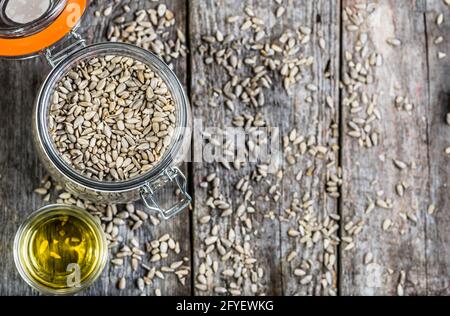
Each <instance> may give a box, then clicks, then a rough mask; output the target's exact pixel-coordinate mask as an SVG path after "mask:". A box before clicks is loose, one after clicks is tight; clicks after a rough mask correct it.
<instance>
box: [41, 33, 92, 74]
mask: <svg viewBox="0 0 450 316" xmlns="http://www.w3.org/2000/svg"><path fill="white" fill-rule="evenodd" d="M69 41H73V42H72V43H71V44H70V45H68V46H64V47H63V48H61V49H60V50H57V47H56V46H61V45H63V44H64V43H66V42H69ZM56 46H54V47H52V48H47V49H45V51H44V55H45V58H46V59H47V62H48V63H49V64H50V66H52V67H53V68H55V67H56V65H58V64H59V63H60V62H61V61H62V60H63V59H65V58H66V57H67V56H69V54H71V53H72V52H75V51H77V50H79V49H81V48H84V47H86V41H85V40H84V39H83V38H82V37H81V35H80V34H78V33H77V32H75V31H71V32H70V34H69V35H68V36H67V38H66V39H65V40H64V41H62V42H61V43H60V44H59V45H56Z"/></svg>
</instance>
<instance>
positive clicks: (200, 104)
mask: <svg viewBox="0 0 450 316" xmlns="http://www.w3.org/2000/svg"><path fill="white" fill-rule="evenodd" d="M249 5H250V6H251V7H252V8H254V9H255V10H257V12H258V16H259V14H260V13H261V12H264V15H267V16H269V15H270V13H271V6H270V5H269V4H268V1H259V2H258V5H256V3H249ZM244 6H245V4H244V3H243V2H242V1H233V0H220V1H200V0H194V1H191V2H190V4H189V8H190V40H191V54H192V59H191V60H192V79H191V83H192V84H191V93H192V99H193V103H194V106H193V112H194V117H195V118H196V119H201V120H203V125H204V127H205V128H206V127H216V128H218V129H221V130H224V129H225V128H227V127H229V126H232V125H231V123H230V121H231V118H232V117H233V114H235V115H237V114H238V113H240V112H241V111H242V109H243V106H242V105H241V104H239V103H238V102H237V101H235V102H234V104H235V107H236V110H235V111H233V112H230V111H229V110H227V109H226V108H225V106H224V104H223V103H224V102H225V99H224V98H223V97H222V96H220V97H219V98H215V97H214V95H213V91H212V89H214V88H218V89H222V87H223V86H224V85H225V84H226V82H227V81H228V80H229V78H228V76H227V74H226V71H225V70H223V68H222V67H221V66H220V65H217V64H212V65H205V63H204V59H205V57H204V56H202V54H201V53H200V52H199V46H200V45H202V44H203V42H202V36H205V35H212V36H215V33H216V30H220V31H221V32H222V33H223V34H229V33H230V32H231V33H233V34H235V35H236V37H237V36H239V31H238V26H237V25H238V24H240V22H239V23H238V24H236V25H230V24H226V22H225V20H226V18H227V17H229V16H233V15H242V12H243V9H244ZM216 47H217V48H216V49H220V46H219V45H216ZM239 52H240V54H245V52H244V51H239ZM239 58H243V56H242V55H241V56H239ZM240 73H241V72H240ZM202 81H204V84H203V85H202V84H200V83H201V82H202ZM212 101H215V102H217V103H218V106H217V108H215V107H213V106H210V105H209V104H210V103H211V102H212ZM262 111H263V112H265V113H267V110H266V109H263V110H262ZM247 112H248V113H254V111H252V109H250V108H249V109H248V111H247ZM274 116H275V115H274ZM274 116H273V117H272V120H274V119H276V118H275V117H274ZM194 137H195V136H194ZM194 141H195V143H196V144H198V143H199V142H200V140H199V139H198V138H197V139H196V138H194ZM200 146H201V144H200ZM200 150H201V149H200ZM252 170H254V166H250V165H248V164H245V165H244V166H243V168H241V169H240V170H239V171H227V170H225V169H224V168H223V166H221V165H220V164H218V163H203V162H196V163H194V168H193V173H194V186H195V204H194V221H193V222H194V249H195V250H194V269H195V271H194V277H196V280H195V283H196V285H197V286H199V285H198V284H200V283H201V278H202V277H201V275H203V274H202V273H201V272H202V271H201V270H203V267H202V268H200V266H201V265H202V264H203V265H205V266H207V269H206V270H207V272H206V274H207V275H208V274H210V276H209V277H208V279H207V282H206V283H207V288H206V289H205V290H202V291H201V290H198V289H197V290H196V291H195V293H196V294H197V295H208V294H210V295H211V294H215V288H217V287H224V288H230V285H231V283H232V282H235V283H238V281H237V279H238V278H234V277H233V276H231V277H224V276H222V273H223V271H224V270H225V269H233V268H234V267H233V264H232V263H231V262H230V261H231V260H228V261H227V262H226V264H223V263H221V257H222V255H221V254H220V253H219V252H218V251H217V250H214V251H213V252H212V253H209V254H208V256H206V255H205V254H204V253H203V252H205V250H206V249H207V246H205V243H204V241H205V239H206V238H207V237H208V236H210V235H211V229H212V227H213V226H215V225H218V226H219V227H220V233H219V234H220V236H224V237H227V236H228V234H229V231H230V229H233V230H234V231H235V233H236V242H235V243H234V245H233V246H235V245H238V244H239V245H241V246H242V245H243V236H242V234H241V229H242V230H243V231H244V232H245V235H247V236H248V235H249V234H248V232H249V231H254V230H253V229H251V230H248V231H247V230H246V229H245V228H244V227H245V226H244V223H243V221H242V220H241V219H240V218H239V216H237V215H236V212H237V209H238V206H239V205H240V204H241V203H243V202H244V199H243V195H244V194H243V193H242V192H239V190H236V189H235V188H234V187H235V185H236V183H237V182H238V181H239V180H240V179H241V178H243V177H245V176H246V175H248V174H249V173H250V172H251V171H252ZM211 173H216V174H217V179H220V186H219V190H220V194H221V195H222V196H223V200H225V201H227V202H228V203H230V204H231V208H232V209H233V214H232V216H229V217H225V218H221V217H220V212H218V210H211V209H210V207H209V206H208V205H207V199H208V197H209V196H210V194H209V193H208V191H211V190H212V187H211V185H210V186H209V188H208V189H202V188H200V184H201V183H202V182H204V181H205V178H206V176H207V175H208V174H211ZM262 190H263V189H262V188H255V192H254V193H253V197H252V198H251V200H252V202H253V201H256V200H257V199H261V198H260V197H258V196H260V195H261V193H264V192H263V191H262ZM248 205H251V203H249V204H248ZM255 208H256V209H257V211H256V213H255V214H247V213H246V214H244V216H245V217H247V216H248V217H249V218H252V222H253V225H254V228H255V230H257V231H258V234H257V235H254V236H252V238H251V240H249V246H250V248H251V250H252V252H254V253H253V257H254V258H256V259H257V264H256V265H257V267H262V268H263V269H264V276H263V280H262V282H261V283H262V286H260V287H258V289H257V292H256V293H254V292H253V291H252V289H251V282H249V281H248V280H245V282H243V284H242V285H240V286H238V287H237V290H239V292H240V293H241V294H243V295H254V294H262V293H265V294H272V295H280V294H281V270H280V268H281V267H280V257H279V255H280V244H279V225H278V223H276V222H271V221H268V220H265V219H264V214H265V213H267V212H269V211H273V212H274V214H275V215H278V213H279V209H280V203H277V202H274V201H268V202H263V203H261V202H258V203H257V204H256V206H255ZM204 216H211V217H212V218H211V221H210V222H209V223H208V224H200V223H199V220H200V219H201V218H203V217H204ZM241 218H243V217H242V216H241ZM226 251H227V252H228V251H232V253H233V256H235V255H237V253H236V251H235V250H233V249H232V248H228V247H227V249H226ZM237 257H238V258H239V256H237ZM208 258H210V259H208ZM238 260H240V259H238ZM211 262H218V263H221V264H220V267H219V269H218V271H217V272H216V273H214V272H212V269H211V267H210V266H209V265H208V263H211ZM236 266H240V264H237V265H236ZM252 270H253V267H252ZM208 271H211V272H208Z"/></svg>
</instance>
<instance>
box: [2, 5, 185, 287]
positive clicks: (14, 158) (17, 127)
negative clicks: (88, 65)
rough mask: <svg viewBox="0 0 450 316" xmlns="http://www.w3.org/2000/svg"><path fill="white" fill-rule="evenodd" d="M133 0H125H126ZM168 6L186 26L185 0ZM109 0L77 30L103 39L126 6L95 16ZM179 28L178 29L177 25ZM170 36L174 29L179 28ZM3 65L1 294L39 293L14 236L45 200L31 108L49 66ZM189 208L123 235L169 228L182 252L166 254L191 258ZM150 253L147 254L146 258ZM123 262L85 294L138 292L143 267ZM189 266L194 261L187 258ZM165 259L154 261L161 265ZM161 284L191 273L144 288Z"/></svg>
mask: <svg viewBox="0 0 450 316" xmlns="http://www.w3.org/2000/svg"><path fill="white" fill-rule="evenodd" d="M126 2H129V1H123V2H122V3H126ZM165 3H166V4H167V7H168V8H169V9H171V10H173V11H174V12H175V14H176V19H177V25H178V27H179V28H180V30H181V31H182V32H185V31H186V9H187V8H186V3H185V2H184V1H181V0H172V1H165ZM110 4H111V2H110V1H106V0H105V1H103V0H99V1H91V2H90V7H89V11H88V12H87V13H86V15H85V17H84V20H83V21H82V24H81V27H80V29H79V30H78V32H79V33H80V34H81V35H82V36H83V37H84V38H86V39H87V41H88V43H98V42H102V41H105V40H106V38H105V32H106V28H107V26H108V25H109V21H110V20H111V19H112V18H114V17H115V15H116V14H119V13H121V12H122V10H121V9H120V6H119V5H117V10H116V11H114V13H113V15H112V16H110V17H108V18H106V17H104V16H103V15H101V16H100V17H95V16H94V12H95V11H97V10H99V11H100V12H103V10H104V9H105V8H106V7H107V6H108V5H110ZM156 6H157V4H155V3H149V2H148V1H132V2H131V3H130V7H131V8H132V12H133V11H134V10H136V9H138V8H139V9H141V8H142V9H149V8H155V7H156ZM175 32H176V29H175ZM175 32H174V33H173V34H171V36H174V35H176V33H175ZM186 68H187V59H186V58H180V59H178V60H177V61H176V62H174V70H175V72H176V73H177V75H178V77H179V79H180V81H181V82H182V83H183V85H184V86H186V80H187V75H186V74H187V72H186ZM0 70H1V73H2V79H3V78H7V79H6V80H2V83H3V84H2V85H1V87H0V93H1V95H2V98H0V106H1V108H2V109H3V110H4V111H5V113H8V115H1V116H0V120H1V123H2V128H1V129H0V135H1V136H2V139H3V141H1V142H0V148H1V151H0V174H1V176H0V208H1V209H2V212H1V215H0V219H1V223H2V225H1V228H0V234H1V236H9V237H8V238H3V237H2V238H1V240H0V249H1V250H3V251H5V253H7V254H8V255H7V256H1V259H0V265H1V266H2V267H3V268H2V271H1V272H0V280H2V282H1V285H0V293H1V294H2V295H31V294H37V293H36V292H34V291H32V290H31V289H30V288H29V287H28V286H27V285H26V284H25V282H24V281H23V280H22V279H21V278H20V276H19V275H18V273H17V270H16V269H15V266H14V262H13V255H12V254H13V251H12V246H13V236H14V235H15V232H16V230H17V228H18V227H19V225H20V224H21V223H22V222H23V221H24V219H25V217H26V216H27V215H28V214H30V213H31V212H32V211H34V210H36V209H38V208H39V207H41V206H43V202H42V200H41V198H40V197H38V196H37V195H35V194H33V190H34V188H36V187H38V186H39V182H40V179H41V178H42V177H43V175H44V174H45V171H44V170H43V169H42V167H41V165H40V163H39V160H38V157H37V156H36V153H35V150H34V146H33V144H32V138H31V128H30V126H31V113H32V108H33V102H34V98H35V97H36V95H37V93H38V90H39V88H40V86H41V84H42V83H43V81H44V78H45V75H46V74H47V73H48V72H49V71H50V68H49V67H48V66H47V65H46V62H45V60H44V59H43V58H36V59H32V60H27V61H11V60H2V61H0ZM161 198H163V199H170V198H171V197H170V196H167V197H165V196H163V197H161ZM136 207H137V208H141V209H143V205H142V204H137V206H136ZM189 216H190V214H189V212H188V211H185V212H183V213H182V214H181V215H180V216H178V217H176V218H174V219H173V220H170V221H167V222H163V223H161V224H160V225H158V226H157V227H154V226H152V225H151V224H150V223H149V222H146V223H145V225H144V226H143V227H142V228H141V229H140V230H139V231H138V232H137V233H131V232H129V231H128V230H127V229H123V232H122V234H124V235H125V236H126V237H125V241H126V242H128V241H129V240H130V239H131V238H133V237H136V238H137V239H138V240H139V241H140V243H141V244H142V245H143V248H144V245H145V242H148V241H151V240H153V239H158V238H159V237H161V236H162V235H164V234H166V233H167V234H170V235H171V237H172V238H173V239H174V240H175V241H178V242H179V243H180V248H181V254H180V255H177V256H173V255H170V256H169V257H168V258H167V259H166V260H167V262H173V261H176V260H180V259H182V258H183V256H185V257H186V258H190V238H189V236H190V231H189ZM146 259H149V258H146ZM125 262H126V263H125V265H124V267H121V268H117V267H114V266H111V265H108V266H107V267H106V269H105V271H104V273H103V274H102V276H101V277H100V279H99V280H98V281H97V282H95V284H94V285H93V286H91V287H90V288H89V289H88V290H87V291H85V292H83V293H82V295H139V294H140V292H139V290H138V288H137V286H136V284H135V281H136V279H137V278H138V277H142V276H144V275H145V273H144V272H145V271H143V270H142V269H139V270H138V271H137V272H131V267H130V264H129V262H127V260H126V261H125ZM186 264H187V266H189V265H190V262H187V263H186ZM161 265H162V263H161V264H158V265H156V266H157V267H159V266H161ZM123 275H126V276H127V289H126V290H124V291H119V290H117V288H116V283H117V281H118V279H119V278H120V277H122V276H123ZM157 288H158V289H160V290H161V293H162V294H163V295H189V294H190V292H191V288H190V277H189V276H188V277H187V279H186V285H185V286H183V285H181V284H180V283H179V282H178V280H177V278H176V277H175V276H174V275H173V274H172V275H170V274H166V279H165V280H159V279H155V281H154V283H153V284H152V285H151V286H148V287H146V290H145V292H146V294H148V295H154V291H155V289H157Z"/></svg>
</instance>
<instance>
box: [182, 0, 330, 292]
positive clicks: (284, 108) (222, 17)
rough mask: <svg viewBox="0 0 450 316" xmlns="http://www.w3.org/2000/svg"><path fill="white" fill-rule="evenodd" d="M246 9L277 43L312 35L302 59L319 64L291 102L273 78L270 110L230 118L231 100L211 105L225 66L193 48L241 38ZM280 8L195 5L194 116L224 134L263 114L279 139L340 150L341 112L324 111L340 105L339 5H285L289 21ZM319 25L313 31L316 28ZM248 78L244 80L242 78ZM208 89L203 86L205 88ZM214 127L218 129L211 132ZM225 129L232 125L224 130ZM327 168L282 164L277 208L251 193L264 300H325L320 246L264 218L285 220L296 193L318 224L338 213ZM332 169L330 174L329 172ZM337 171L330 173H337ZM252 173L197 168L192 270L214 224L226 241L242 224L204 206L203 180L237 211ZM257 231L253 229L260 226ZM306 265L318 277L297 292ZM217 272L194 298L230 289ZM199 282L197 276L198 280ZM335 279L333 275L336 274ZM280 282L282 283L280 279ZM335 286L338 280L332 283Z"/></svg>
mask: <svg viewBox="0 0 450 316" xmlns="http://www.w3.org/2000/svg"><path fill="white" fill-rule="evenodd" d="M245 6H249V7H250V8H252V9H253V11H254V12H255V16H258V17H261V18H263V19H264V25H266V26H267V27H268V28H267V29H266V28H265V30H266V31H268V34H267V36H268V38H270V40H271V41H275V40H277V39H279V38H280V36H281V35H282V33H283V32H284V31H286V30H292V31H293V32H295V30H298V28H299V27H300V26H304V27H309V28H311V30H312V32H313V33H314V35H312V36H311V37H312V38H311V45H309V46H308V48H306V49H305V50H304V51H302V54H303V55H302V56H313V57H314V58H315V60H316V63H315V64H314V66H313V69H312V71H311V73H309V72H307V74H306V76H305V78H304V80H302V81H301V82H299V83H298V84H296V85H295V87H293V88H292V90H293V95H291V96H289V95H287V93H286V91H285V90H284V89H283V87H282V80H281V78H280V77H279V76H278V75H277V76H275V78H273V81H274V83H273V85H272V87H271V88H270V89H268V90H265V92H264V95H265V98H266V104H267V105H266V106H265V107H262V108H258V109H256V110H255V109H249V108H248V106H247V107H246V106H245V105H244V106H243V105H242V104H239V103H238V102H235V105H236V110H235V111H234V112H230V111H229V110H227V109H225V108H224V106H223V103H224V101H225V99H226V98H220V101H219V102H218V103H219V106H218V107H217V108H215V107H211V106H209V103H208V100H209V98H211V97H212V96H211V94H212V93H211V91H213V90H214V88H219V89H221V88H222V87H223V86H224V85H225V83H226V82H227V80H229V78H227V75H226V71H224V70H223V68H221V66H220V65H216V64H213V65H205V63H204V59H205V57H204V56H202V55H201V54H200V53H198V52H197V51H195V47H198V46H200V45H201V44H202V41H201V38H202V36H205V35H213V36H214V35H215V32H216V30H220V31H221V32H222V33H223V34H236V35H237V36H238V34H239V31H238V30H237V29H238V28H239V27H240V25H241V24H242V23H243V22H242V21H243V19H244V18H243V14H242V12H243V11H244V8H245ZM277 7H278V6H277V5H276V4H275V3H273V2H271V1H258V2H253V1H249V2H247V3H242V2H241V1H215V2H204V1H192V2H191V4H190V16H191V28H190V36H191V47H193V50H192V70H193V71H192V86H191V87H192V88H191V89H192V98H193V100H194V104H195V103H196V102H198V104H199V105H198V106H196V107H194V116H195V117H196V118H202V119H204V124H205V125H212V126H218V127H219V128H222V129H223V128H225V127H227V126H229V125H230V123H229V122H230V121H231V119H232V118H233V116H235V115H239V114H241V113H251V114H253V115H255V114H256V113H257V112H258V113H261V114H262V115H263V117H264V118H266V119H267V120H268V122H269V123H268V124H269V125H271V126H274V127H277V128H279V129H280V135H281V137H283V136H285V135H289V133H290V132H291V131H292V130H294V129H297V133H298V135H302V136H304V137H305V138H308V137H314V138H315V139H317V142H318V143H319V144H323V145H328V144H332V143H333V142H335V143H336V142H337V139H336V138H335V137H336V136H337V135H334V136H333V135H332V134H333V133H332V132H331V128H330V126H331V124H332V123H337V122H338V121H339V119H338V111H334V112H333V111H331V110H329V109H327V106H326V105H325V104H326V103H325V99H326V97H327V96H331V97H332V98H333V102H335V104H337V103H338V90H337V87H338V86H337V77H338V74H339V71H338V68H339V57H338V56H339V54H338V51H339V6H338V5H336V3H335V2H334V1H317V2H314V3H313V2H310V1H288V2H286V3H284V7H285V8H286V12H287V13H286V14H285V15H284V16H283V18H281V19H277V18H276V17H275V16H274V13H275V12H276V9H277ZM300 7H301V8H302V10H299V9H298V8H300ZM236 15H239V16H241V17H242V19H241V20H239V21H240V22H239V23H236V24H237V25H233V24H231V25H230V24H228V23H225V21H226V19H227V18H228V17H230V16H236ZM317 20H320V21H321V22H320V23H318V24H316V21H317ZM319 29H320V30H322V31H323V33H324V39H325V40H326V42H327V45H329V47H327V49H326V50H325V51H322V50H321V49H320V48H319V45H318V40H319V39H318V37H317V34H318V33H317V32H318V30H319ZM245 52H246V50H242V51H241V52H240V54H239V58H242V59H244V58H246V57H250V56H251V55H252V54H251V53H250V54H249V53H248V51H247V54H248V55H249V56H246V55H245ZM327 67H328V68H330V71H331V72H332V78H331V79H325V69H326V68H327ZM243 75H244V76H245V75H248V73H247V74H245V73H244V74H243ZM202 80H203V81H205V82H206V85H205V86H201V85H200V84H199V82H200V81H202ZM311 81H312V82H313V83H314V84H316V85H317V86H318V87H319V92H318V93H317V94H313V98H314V102H313V104H311V105H309V104H307V102H306V101H305V99H306V98H307V97H308V96H309V95H310V94H311V93H310V92H307V91H306V89H305V88H304V87H305V85H306V84H307V83H310V82H311ZM213 124H214V125H213ZM227 124H228V125H227ZM283 159H284V157H283ZM328 163H329V161H327V160H325V159H320V158H317V159H313V160H311V159H309V158H308V157H304V158H299V159H298V161H297V163H296V164H295V165H294V166H288V164H287V163H284V166H283V168H282V170H283V173H284V177H283V178H282V180H281V181H280V180H278V181H277V180H276V177H274V176H273V177H269V178H268V181H269V182H270V184H272V185H276V186H277V190H278V191H279V192H280V193H281V198H280V199H279V200H273V199H272V198H269V199H267V200H266V197H267V196H268V190H269V188H270V185H269V186H268V185H267V184H265V183H258V184H257V185H255V186H254V188H253V189H254V194H253V195H254V197H255V198H254V203H255V204H254V206H255V208H256V209H257V212H256V214H254V216H252V218H253V223H258V227H259V229H258V235H257V237H256V238H254V239H252V247H253V248H254V249H255V252H256V253H255V258H256V259H257V260H258V262H259V263H261V265H262V266H263V267H264V270H265V271H266V274H265V277H264V281H263V284H265V285H266V288H264V289H265V291H264V290H263V292H262V293H265V294H272V295H273V294H276V295H280V294H285V295H294V294H297V295H299V294H321V293H322V292H321V286H320V281H321V278H322V277H323V273H324V271H323V267H322V263H323V258H322V257H321V256H323V254H324V253H323V243H317V244H315V245H314V247H310V246H308V247H306V245H304V246H302V245H301V243H300V242H299V240H300V238H289V237H288V235H287V231H288V230H289V229H291V228H296V226H298V223H297V221H298V220H300V218H297V217H295V218H292V217H291V218H286V219H285V220H284V221H282V222H281V223H279V222H278V221H277V220H268V219H267V218H265V216H264V215H268V214H269V212H272V213H273V214H274V215H275V216H278V215H283V216H284V215H285V214H284V213H285V210H286V209H289V208H290V207H291V203H292V201H293V199H294V197H295V195H294V193H296V194H297V195H298V196H297V197H298V198H301V197H302V196H303V195H304V194H305V193H310V194H311V197H312V198H313V199H314V200H315V203H314V208H315V211H316V212H317V213H315V214H314V216H317V217H318V218H320V219H321V220H322V219H323V218H324V217H325V216H326V214H327V213H329V212H331V213H336V212H337V203H336V201H334V200H332V199H330V198H328V196H327V195H326V194H325V181H326V174H327V168H326V165H327V164H328ZM305 166H307V167H311V166H313V167H314V169H315V172H314V174H313V176H312V177H307V176H305V178H304V180H302V181H301V183H299V182H298V181H297V180H296V176H297V174H298V173H299V171H300V170H305V169H306V167H305ZM329 167H330V166H329ZM336 167H337V165H334V166H332V167H330V168H336ZM253 170H255V166H254V165H251V164H246V165H245V166H244V168H242V169H240V170H239V171H227V170H226V169H225V168H223V167H221V166H220V165H219V164H205V163H204V164H200V163H197V164H195V165H194V172H193V173H194V185H195V192H196V194H195V197H196V200H195V206H194V209H195V213H194V218H195V219H194V249H195V253H194V256H195V261H194V267H195V268H198V267H199V265H200V264H201V263H202V262H204V259H203V258H200V257H199V256H198V253H197V252H198V251H199V250H201V249H203V250H204V249H205V246H204V243H203V241H204V240H205V238H207V236H209V235H210V229H211V227H212V226H214V225H215V224H218V225H220V227H221V228H222V229H223V230H221V233H226V232H227V230H228V229H229V228H231V227H233V228H235V227H239V220H238V219H237V218H236V217H235V216H232V219H226V220H223V219H220V218H219V217H218V216H217V215H215V213H214V212H211V210H210V208H209V207H208V206H207V205H206V201H207V198H208V194H207V190H205V189H201V188H200V187H199V185H200V184H201V183H202V182H203V181H204V180H205V177H206V176H207V175H208V174H210V173H213V172H214V173H216V174H217V175H218V177H219V178H220V179H221V181H222V185H221V193H222V194H223V195H224V196H226V197H227V199H228V200H230V201H232V202H233V209H234V210H236V208H237V207H238V206H239V204H240V203H241V201H242V196H241V193H240V192H238V191H237V190H235V189H234V188H233V187H234V186H235V184H236V183H237V182H238V181H239V179H241V178H242V177H243V176H245V175H248V174H250V173H251V172H252V171H253ZM211 214H212V215H213V216H212V217H213V220H212V223H210V224H208V225H201V224H198V219H200V218H202V217H203V216H206V215H211ZM255 225H256V224H255ZM292 251H296V252H297V253H298V256H296V258H295V259H294V260H292V261H291V262H290V263H287V262H286V257H287V256H288V255H289V254H290V253H291V252H292ZM210 257H211V258H212V261H220V256H219V255H217V254H215V253H213V254H210ZM306 260H311V262H313V263H314V268H313V269H312V270H311V271H310V273H311V275H312V276H313V277H314V281H313V282H311V283H310V284H308V285H305V286H300V284H299V281H300V277H294V275H293V271H294V269H295V268H297V267H299V266H300V264H301V263H304V262H305V261H306ZM220 272H221V271H218V273H216V274H215V275H214V276H213V277H211V278H209V279H208V286H209V287H208V291H206V292H204V293H202V292H201V291H197V292H196V293H197V294H213V293H214V291H213V290H214V287H217V286H224V287H227V285H229V283H230V282H232V281H233V279H232V278H231V280H230V279H226V278H221V277H220ZM194 274H195V273H194ZM334 277H336V273H335V274H334ZM280 278H281V279H280ZM336 281H337V280H336V279H335V280H334V282H336ZM242 294H252V292H250V291H249V288H248V287H244V291H243V292H242Z"/></svg>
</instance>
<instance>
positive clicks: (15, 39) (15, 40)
mask: <svg viewBox="0 0 450 316" xmlns="http://www.w3.org/2000/svg"><path fill="white" fill-rule="evenodd" d="M86 8H87V0H0V56H2V57H16V58H23V57H28V56H33V55H36V54H38V53H39V52H41V51H42V50H44V49H45V48H48V47H51V46H53V45H54V44H55V43H57V42H58V41H59V40H61V39H62V38H64V37H65V36H66V35H67V34H68V33H69V32H70V31H71V30H72V29H73V28H75V27H76V26H77V24H78V22H79V21H80V19H81V17H82V15H83V13H84V12H85V11H86Z"/></svg>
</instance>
